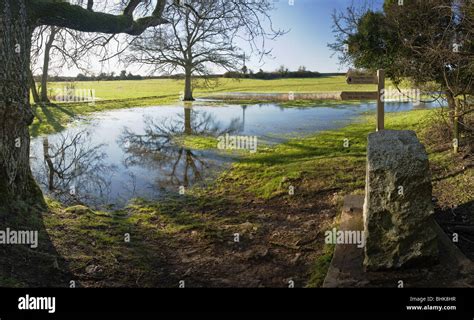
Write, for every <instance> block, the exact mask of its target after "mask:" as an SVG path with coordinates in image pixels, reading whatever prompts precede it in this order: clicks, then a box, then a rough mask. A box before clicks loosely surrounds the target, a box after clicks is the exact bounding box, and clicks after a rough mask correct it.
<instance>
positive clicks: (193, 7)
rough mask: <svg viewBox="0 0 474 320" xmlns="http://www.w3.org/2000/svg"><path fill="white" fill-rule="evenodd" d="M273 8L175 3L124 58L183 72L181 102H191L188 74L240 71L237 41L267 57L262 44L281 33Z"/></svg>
mask: <svg viewBox="0 0 474 320" xmlns="http://www.w3.org/2000/svg"><path fill="white" fill-rule="evenodd" d="M272 9H273V3H272V1H268V0H259V1H248V0H244V1H235V0H233V1H229V0H213V1H210V0H189V1H185V2H184V4H181V3H174V4H172V5H170V6H168V7H167V8H166V10H165V11H164V13H163V14H164V18H165V19H166V20H168V21H169V24H167V25H166V26H163V27H161V26H160V27H157V28H153V29H149V30H147V31H146V32H144V33H143V34H142V35H141V36H140V37H138V38H137V39H135V40H134V41H132V43H131V46H130V50H131V53H130V54H129V55H128V56H127V59H126V60H127V61H128V62H129V63H139V64H142V65H145V66H150V67H151V70H152V71H153V72H164V73H167V74H172V73H175V72H179V73H181V72H182V73H184V75H185V88H184V100H185V101H192V100H194V99H193V84H192V76H194V75H199V76H206V75H208V74H209V73H211V72H212V70H211V68H220V69H225V70H226V71H240V70H242V68H243V65H244V60H245V58H244V57H245V55H244V50H243V49H242V48H239V47H238V45H237V39H244V40H247V41H248V42H249V43H250V50H251V51H252V52H254V53H257V54H259V55H265V54H268V53H269V52H268V51H265V40H266V39H269V38H271V39H274V38H276V37H277V36H279V35H281V34H282V33H283V32H282V31H280V30H274V29H273V27H272V23H271V17H270V11H271V10H272Z"/></svg>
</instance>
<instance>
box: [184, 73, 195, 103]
mask: <svg viewBox="0 0 474 320" xmlns="http://www.w3.org/2000/svg"><path fill="white" fill-rule="evenodd" d="M185 72H186V80H185V82H184V101H194V98H193V84H192V79H191V73H192V71H191V68H186V70H185Z"/></svg>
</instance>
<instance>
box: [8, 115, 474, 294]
mask: <svg viewBox="0 0 474 320" xmlns="http://www.w3.org/2000/svg"><path fill="white" fill-rule="evenodd" d="M408 107H409V106H408ZM237 110H238V109H237ZM247 110H248V109H247ZM256 110H258V108H257V109H256ZM134 111H135V112H131V113H126V114H128V115H130V117H128V118H131V116H132V114H134V113H136V112H137V110H134ZM299 111H301V110H296V111H294V112H299ZM182 112H184V111H182ZM279 112H280V113H283V114H285V112H286V110H283V111H279ZM438 113H440V110H417V111H411V112H393V113H390V114H388V115H387V116H386V128H387V129H396V130H407V129H409V130H415V131H416V132H417V134H418V136H419V137H420V139H421V141H422V142H423V143H424V144H425V145H426V146H427V150H428V152H429V155H430V162H431V167H432V172H433V187H434V188H433V192H434V196H435V197H436V198H437V199H438V202H437V207H436V216H437V220H438V221H439V222H442V226H443V227H444V228H445V230H447V231H446V232H447V233H448V234H449V233H450V234H452V232H453V231H452V230H451V229H450V226H451V227H454V226H456V227H457V226H458V225H460V224H464V225H467V226H469V225H471V226H472V225H473V222H472V212H473V211H472V210H473V209H474V208H473V204H474V201H473V200H474V199H473V195H472V192H471V190H473V188H474V185H473V183H474V179H473V178H474V170H473V169H472V168H473V167H472V156H470V155H469V154H468V153H466V152H464V151H463V152H462V153H460V154H457V155H454V154H453V153H452V152H451V149H450V141H449V140H448V141H441V142H440V141H435V140H436V139H435V140H433V134H432V133H433V131H430V130H429V129H430V128H432V127H433V126H434V125H436V124H438V123H440V122H439V118H438V116H439V115H438ZM178 114H180V113H178ZM181 114H183V113H181ZM248 114H249V113H246V115H248ZM356 114H357V113H356ZM103 116H104V115H103V114H102V115H97V117H98V118H96V120H100V119H103ZM441 116H445V115H441ZM184 117H186V113H184ZM123 118H127V117H122V119H123ZM128 118H127V119H128ZM107 119H108V120H112V118H109V117H107ZM246 119H248V118H246ZM225 120H227V122H225V123H226V124H228V121H230V119H228V118H225ZM339 120H340V119H339ZM359 120H360V121H357V122H355V123H351V124H348V125H345V126H343V127H338V128H337V129H335V130H329V131H324V132H319V133H308V134H306V131H301V132H299V133H297V135H300V136H298V137H297V138H288V139H287V137H285V139H287V141H285V142H283V143H280V144H275V145H272V146H270V147H262V148H259V149H258V152H256V153H253V154H250V153H244V154H239V157H237V158H235V160H234V159H233V158H232V157H230V158H231V159H233V160H230V161H234V162H233V163H232V165H230V161H229V169H228V170H225V171H223V172H221V173H220V174H219V176H218V178H217V179H216V180H215V181H214V183H211V184H210V185H209V186H208V187H204V188H190V189H189V190H187V191H186V193H185V194H184V195H179V194H178V192H176V191H175V192H174V194H167V196H166V197H161V198H159V199H157V201H153V200H140V199H137V200H133V201H131V202H130V203H129V204H128V205H127V206H126V207H124V208H123V209H120V210H114V211H112V210H94V209H93V210H91V209H90V208H87V207H85V206H80V205H74V206H68V205H62V204H60V203H59V202H57V201H54V200H51V199H49V200H48V204H49V210H48V212H44V213H43V214H42V216H41V219H42V223H43V224H44V233H45V234H47V237H48V239H50V247H52V248H54V249H55V250H56V253H57V254H58V255H59V257H60V258H59V259H56V258H55V256H54V255H53V254H51V253H50V252H49V251H48V253H47V254H43V253H41V254H40V251H35V252H31V250H30V251H28V250H25V251H27V252H23V253H22V255H21V257H22V258H21V259H18V258H16V259H14V261H13V260H12V261H11V263H10V264H11V265H13V266H14V267H12V268H9V269H8V270H7V271H8V272H6V271H5V272H3V270H2V271H1V272H0V283H1V284H7V285H9V286H26V285H34V286H51V285H56V286H60V287H69V286H70V281H71V280H74V281H75V283H76V285H77V286H82V287H124V286H125V287H178V286H180V285H182V284H183V281H184V285H185V286H186V287H203V286H205V287H230V286H232V287H259V286H262V287H288V286H291V285H294V286H295V287H303V286H310V287H315V286H316V287H317V286H320V285H321V284H322V281H323V279H324V277H325V274H326V271H327V267H328V265H329V262H330V260H331V256H332V250H333V248H332V246H330V245H326V244H325V241H324V240H325V236H324V235H325V231H326V230H331V229H332V228H333V227H335V226H337V223H338V215H339V213H340V211H341V206H342V199H343V197H344V196H345V195H347V194H362V193H363V192H364V180H365V160H366V154H365V150H366V141H367V134H369V133H370V132H373V131H374V126H375V121H374V116H373V114H369V115H367V116H362V117H361V118H360V119H359ZM91 123H92V122H91ZM248 123H249V122H247V121H246V124H248ZM281 123H282V124H285V122H284V121H282V122H281ZM335 124H336V125H338V124H339V122H338V121H336V122H335ZM84 125H86V124H84ZM142 125H143V123H142ZM129 127H130V126H129ZM143 127H145V126H144V125H143ZM139 128H142V127H141V126H139ZM271 129H272V132H274V129H275V126H273V127H272V128H271ZM117 130H118V129H117ZM182 130H183V127H181V128H179V130H178V132H182ZM316 130H318V128H316ZM122 131H123V130H122ZM122 131H120V130H119V132H122ZM129 131H131V129H130V130H129ZM142 131H143V132H145V133H146V132H147V131H146V130H145V129H142ZM107 132H113V131H112V130H111V129H108V130H105V129H104V130H103V131H102V136H105V137H106V136H107V135H106V133H107ZM143 135H144V134H142V136H141V137H140V139H138V140H137V141H141V143H144V142H147V141H148V140H145V139H144V137H143ZM102 136H100V135H98V134H96V135H93V134H91V135H90V136H89V137H92V138H95V139H97V140H98V141H100V142H103V138H102ZM161 136H162V134H154V135H153V137H154V138H160V137H161ZM302 136H304V137H302ZM51 139H52V137H51ZM78 139H79V140H80V139H82V138H81V137H79V138H78ZM160 139H162V137H161V138H160ZM345 139H348V140H349V144H348V147H345V146H344V145H343V142H344V141H345ZM178 140H180V141H182V140H181V139H178ZM43 142H44V141H42V140H39V142H38V141H37V142H36V143H37V144H38V148H39V149H41V148H43V149H44V145H43ZM46 142H47V144H46V149H48V150H52V149H53V148H52V147H50V145H49V142H50V141H49V139H48V141H46ZM208 142H209V141H208V139H204V140H201V139H196V140H195V141H191V143H185V144H186V145H187V146H188V147H189V148H188V149H193V148H194V147H195V149H196V150H201V151H202V149H203V147H204V149H205V148H209V143H208ZM214 143H215V141H214ZM81 145H82V144H81ZM101 148H102V147H99V148H98V150H102V149H101ZM60 150H61V148H60ZM66 150H68V151H65V152H70V153H72V154H81V152H80V148H79V149H77V148H75V147H74V146H73V147H70V148H67V149H66ZM152 150H154V152H150V153H149V154H150V155H152V156H151V157H148V158H146V159H151V160H155V159H156V158H158V159H161V158H164V157H165V156H164V155H163V152H156V150H160V149H159V148H155V149H152ZM50 153H51V155H55V154H61V152H59V153H58V152H54V150H53V151H50ZM96 154H97V152H90V153H85V155H84V156H83V158H92V159H100V158H101V157H100V156H99V157H97V156H96ZM119 154H120V153H119ZM109 156H110V155H109ZM160 157H161V158H160ZM223 157H224V158H225V157H228V158H229V156H228V155H227V154H224V155H223ZM60 158H61V157H60ZM44 161H45V162H48V161H47V159H45V160H44ZM38 163H39V162H38ZM119 163H120V162H119ZM150 163H155V162H152V161H150ZM470 163H471V164H470ZM66 167H68V166H66ZM153 168H154V171H152V170H151V169H150V171H149V172H150V173H153V172H154V173H156V172H159V171H160V170H161V169H160V168H161V167H160V166H155V167H153ZM77 170H82V171H86V172H96V171H98V170H97V168H95V169H94V167H92V168H91V167H87V166H84V165H80V166H78V169H77ZM62 177H63V178H67V177H68V176H67V175H66V174H64V175H62ZM90 181H93V180H90ZM290 187H293V191H294V193H293V194H290V192H289V190H290ZM453 217H454V219H456V221H453ZM25 219H29V220H31V217H30V216H27V217H25ZM29 220H28V221H29ZM453 223H455V225H453ZM456 232H459V231H457V230H456ZM459 234H460V239H461V240H460V242H459V243H458V246H459V247H460V248H461V249H462V250H463V251H464V252H465V253H466V254H467V255H469V256H470V257H471V259H472V257H473V255H472V254H470V252H471V251H469V250H470V249H469V248H472V241H474V239H473V238H472V236H470V235H469V234H468V233H462V232H460V233H459ZM236 235H238V241H236ZM126 237H128V240H129V241H125V240H126V239H127V238H126ZM41 243H42V244H44V241H42V242H41ZM2 256H3V257H4V258H3V259H9V257H19V255H18V253H17V254H16V255H12V254H4V255H2ZM24 261H28V262H29V265H31V268H27V269H25V268H22V267H21V266H20V265H18V264H21V265H23V264H24ZM58 262H59V263H58ZM25 270H26V271H25ZM25 272H26V273H27V274H25ZM421 272H423V271H421ZM58 273H59V274H58ZM38 275H43V277H41V278H38ZM2 277H3V278H2ZM420 277H421V278H422V277H423V274H420V273H419V272H418V273H417V272H415V273H414V274H412V275H411V276H410V277H407V278H406V280H407V283H416V281H417V279H419V278H420ZM461 281H462V279H461ZM393 285H394V284H393V283H386V284H381V286H390V287H392V286H393ZM433 285H435V284H433Z"/></svg>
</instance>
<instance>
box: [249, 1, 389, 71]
mask: <svg viewBox="0 0 474 320" xmlns="http://www.w3.org/2000/svg"><path fill="white" fill-rule="evenodd" d="M276 1H277V4H276V6H277V9H276V10H275V12H274V13H273V14H272V17H273V23H274V24H275V25H276V26H277V27H280V28H282V29H285V30H290V32H289V33H288V34H286V35H284V36H282V37H281V38H279V39H278V40H277V41H275V42H273V43H269V44H268V47H269V48H273V52H272V55H273V56H274V58H273V59H265V64H264V65H263V67H262V69H264V70H275V69H277V68H278V67H279V66H280V65H285V66H287V67H288V68H289V69H291V70H294V69H297V68H298V67H299V66H301V65H304V66H306V67H307V68H308V69H310V70H313V71H319V72H337V71H342V72H344V71H345V70H342V69H341V66H339V63H338V59H337V57H336V56H334V57H332V58H331V55H332V53H333V52H332V51H331V50H330V49H329V48H328V47H327V44H328V43H332V42H334V36H333V33H332V17H331V15H332V13H333V11H334V10H338V11H340V10H344V9H345V8H347V7H348V6H350V5H351V3H354V4H355V5H357V4H358V3H360V4H362V2H363V1H364V0H294V5H293V6H291V5H289V2H290V1H289V0H276ZM382 2H383V1H382V0H374V5H375V6H376V7H377V6H379V7H380V6H381V3H382ZM259 66H260V64H258V61H252V62H251V63H250V65H249V67H250V68H251V69H256V70H258V69H259Z"/></svg>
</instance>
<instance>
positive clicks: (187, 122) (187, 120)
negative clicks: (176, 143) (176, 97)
mask: <svg viewBox="0 0 474 320" xmlns="http://www.w3.org/2000/svg"><path fill="white" fill-rule="evenodd" d="M192 133H193V129H192V127H191V108H187V107H184V134H187V135H190V134H192Z"/></svg>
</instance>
